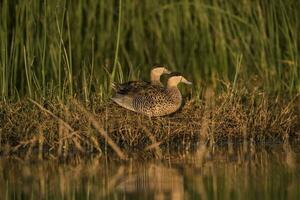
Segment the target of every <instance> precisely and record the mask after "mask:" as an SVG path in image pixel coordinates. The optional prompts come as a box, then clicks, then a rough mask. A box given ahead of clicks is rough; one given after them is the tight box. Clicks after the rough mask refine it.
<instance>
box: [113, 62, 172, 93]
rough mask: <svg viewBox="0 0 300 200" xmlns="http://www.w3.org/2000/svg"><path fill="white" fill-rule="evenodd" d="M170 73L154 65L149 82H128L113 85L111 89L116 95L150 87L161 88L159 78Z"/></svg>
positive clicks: (164, 68) (160, 66) (162, 67)
mask: <svg viewBox="0 0 300 200" xmlns="http://www.w3.org/2000/svg"><path fill="white" fill-rule="evenodd" d="M170 73H171V72H170V71H169V70H168V69H167V68H166V67H165V66H162V65H154V66H153V67H152V70H151V72H150V82H147V81H129V82H126V83H121V84H113V89H114V90H115V91H116V93H119V94H126V93H127V92H128V91H131V92H137V91H139V90H141V89H143V88H145V87H148V86H150V85H157V86H163V85H162V83H161V82H160V77H161V76H162V75H163V74H170Z"/></svg>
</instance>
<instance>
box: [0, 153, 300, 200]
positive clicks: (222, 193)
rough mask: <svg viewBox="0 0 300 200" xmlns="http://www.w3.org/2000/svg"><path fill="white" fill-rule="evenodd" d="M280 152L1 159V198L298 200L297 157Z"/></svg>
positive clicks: (299, 186)
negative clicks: (164, 158)
mask: <svg viewBox="0 0 300 200" xmlns="http://www.w3.org/2000/svg"><path fill="white" fill-rule="evenodd" d="M208 152H209V154H208ZM285 152H286V151H284V148H271V149H270V148H268V149H267V148H263V149H261V150H255V152H245V151H243V149H242V148H239V149H235V150H234V151H233V152H230V153H229V152H228V151H227V150H222V149H213V150H210V151H207V153H206V154H207V155H205V159H202V158H201V159H199V158H197V156H195V157H192V158H188V157H185V158H184V159H178V160H177V161H175V160H173V161H172V162H168V163H161V162H148V163H139V162H129V163H122V164H120V163H116V162H112V161H110V162H108V161H106V160H103V159H99V158H95V159H92V160H89V161H83V160H78V159H77V160H76V161H72V162H70V163H60V162H58V161H43V162H35V163H29V162H23V161H20V160H16V159H13V160H12V159H10V160H8V159H4V158H2V159H0V195H1V197H0V199H1V200H2V199H257V198H260V199H300V173H298V172H299V162H298V161H299V153H295V151H293V152H291V151H289V152H288V153H285ZM199 160H201V162H199Z"/></svg>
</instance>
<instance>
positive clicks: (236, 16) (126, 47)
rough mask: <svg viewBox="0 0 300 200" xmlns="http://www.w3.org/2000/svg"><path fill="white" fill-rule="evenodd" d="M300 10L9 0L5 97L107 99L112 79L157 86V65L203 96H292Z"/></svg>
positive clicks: (4, 21)
mask: <svg viewBox="0 0 300 200" xmlns="http://www.w3.org/2000/svg"><path fill="white" fill-rule="evenodd" d="M297 7H299V1H297V0H288V1H283V0H278V1H275V0H272V1H268V2H264V1H258V0H255V1H251V2H250V1H241V2H236V1H234V0H229V1H219V0H212V1H205V0H177V1H167V0H165V1H158V0H155V1H143V2H140V1H130V0H123V1H121V0H119V1H79V0H76V1H72V2H71V1H67V0H53V1H50V0H45V1H39V0H29V1H21V0H15V1H10V0H3V1H1V2H0V13H1V16H0V50H1V52H0V83H1V84H0V92H1V95H0V96H1V99H2V100H11V99H14V100H18V99H20V98H22V97H23V96H29V97H31V98H35V99H39V98H44V97H46V98H47V97H49V96H52V97H58V98H59V99H64V98H65V97H66V96H69V95H72V96H74V95H75V94H79V95H83V96H84V97H85V99H86V100H88V99H89V97H90V95H91V93H93V94H95V93H96V94H98V95H100V96H101V99H102V100H105V99H107V98H108V97H109V95H110V83H111V81H126V80H130V79H138V78H143V79H147V78H148V74H149V70H150V67H151V65H152V64H153V63H162V64H166V65H167V66H169V68H170V69H171V70H176V71H180V72H183V73H184V74H186V75H187V77H189V78H190V79H192V80H193V82H194V83H195V84H194V95H195V96H199V94H201V92H202V89H201V88H203V87H206V86H209V85H212V86H213V88H214V89H216V90H217V91H218V90H219V89H222V87H223V83H224V82H225V83H234V85H235V84H240V85H241V84H242V85H244V86H245V87H258V88H261V89H263V90H265V91H266V92H268V93H274V92H275V93H285V94H289V95H292V94H295V93H297V92H299V90H300V67H299V61H300V55H299V49H300V47H299V44H300V38H299V30H300V21H299V20H300V18H299V15H298V14H297V13H298V11H297V9H296V8H297ZM237 70H238V71H237ZM253 83H255V84H253ZM234 87H235V86H234Z"/></svg>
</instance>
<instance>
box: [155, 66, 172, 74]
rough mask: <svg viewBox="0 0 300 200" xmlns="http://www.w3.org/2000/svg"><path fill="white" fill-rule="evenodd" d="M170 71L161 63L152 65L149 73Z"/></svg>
mask: <svg viewBox="0 0 300 200" xmlns="http://www.w3.org/2000/svg"><path fill="white" fill-rule="evenodd" d="M170 73H171V72H170V71H169V70H168V69H167V68H166V67H165V66H163V65H154V66H153V67H152V70H151V74H155V75H156V76H161V75H162V74H170Z"/></svg>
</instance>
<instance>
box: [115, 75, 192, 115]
mask: <svg viewBox="0 0 300 200" xmlns="http://www.w3.org/2000/svg"><path fill="white" fill-rule="evenodd" d="M179 83H185V84H192V83H191V82H190V81H188V80H186V79H185V78H184V77H183V76H182V75H179V74H175V75H173V76H171V77H170V78H169V79H168V82H167V86H166V87H162V86H158V85H149V86H147V87H145V88H143V89H141V90H127V91H122V93H116V94H115V96H114V97H113V98H112V100H113V101H114V102H116V103H117V104H118V105H120V106H122V107H124V108H126V109H128V110H131V111H134V112H138V113H141V114H144V115H147V116H149V117H156V116H164V115H169V114H171V113H174V112H176V111H177V110H178V109H179V108H180V106H181V104H182V95H181V92H180V90H179V89H178V87H177V86H178V84H179Z"/></svg>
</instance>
